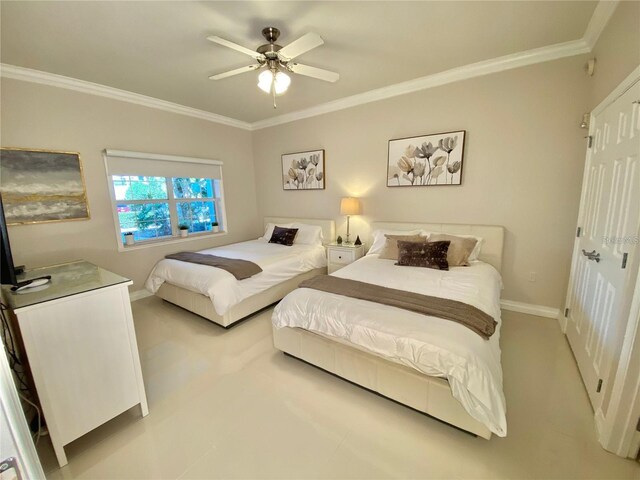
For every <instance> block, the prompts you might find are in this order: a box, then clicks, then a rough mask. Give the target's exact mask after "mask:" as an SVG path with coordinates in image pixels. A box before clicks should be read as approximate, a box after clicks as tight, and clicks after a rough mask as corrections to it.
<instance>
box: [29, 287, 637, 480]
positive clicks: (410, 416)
mask: <svg viewBox="0 0 640 480" xmlns="http://www.w3.org/2000/svg"><path fill="white" fill-rule="evenodd" d="M133 311H134V317H135V324H136V331H137V335H138V344H139V346H140V354H141V359H142V370H143V374H144V378H145V385H146V388H147V396H148V400H149V407H150V411H151V413H150V414H149V416H147V417H146V418H144V419H141V418H140V417H139V411H138V409H137V408H136V409H132V410H130V411H128V412H126V413H124V414H122V415H120V416H119V417H117V418H115V419H114V420H112V421H111V422H108V423H107V424H105V425H103V426H102V427H100V428H98V429H96V430H94V431H93V432H90V433H89V434H87V435H85V436H84V437H82V438H80V439H78V440H76V441H75V442H73V443H72V444H70V445H69V446H68V447H67V449H66V450H67V455H68V457H69V464H68V465H67V466H66V467H64V468H62V469H58V468H57V466H56V463H55V457H54V455H53V449H52V448H51V444H50V443H49V441H48V439H47V438H46V437H45V438H44V439H43V440H42V441H41V443H40V446H39V452H40V456H41V458H42V461H43V466H44V468H45V472H47V476H48V478H50V479H59V478H84V479H99V478H113V479H125V478H135V479H143V478H147V479H150V478H153V479H160V478H169V479H177V478H180V479H197V478H255V479H258V478H291V479H302V478H316V479H323V478H324V479H329V478H362V479H374V478H456V479H460V478H474V479H478V478H492V479H494V478H510V479H517V478H567V479H569V478H576V479H578V478H579V479H583V478H608V479H636V480H640V464H638V463H637V462H633V461H631V460H625V459H622V458H618V457H616V456H615V455H613V454H610V453H608V452H606V451H604V450H603V449H602V448H600V446H599V445H598V443H597V441H596V439H595V433H594V426H593V415H592V412H591V410H590V406H589V402H588V400H587V395H586V392H585V391H584V388H583V386H582V383H581V382H580V378H579V374H578V370H577V368H576V365H575V363H574V361H573V358H572V356H571V352H570V350H569V346H568V344H567V343H566V341H565V339H564V337H563V335H562V334H561V332H560V329H559V327H558V325H557V323H556V321H555V320H550V319H545V318H539V317H534V316H529V315H523V314H517V313H513V312H504V314H503V318H504V326H503V334H502V340H501V341H502V349H503V362H502V363H503V367H504V376H505V378H504V388H505V395H506V399H507V408H508V412H507V414H508V427H509V435H508V437H507V438H498V437H495V436H494V437H493V438H492V439H491V440H490V441H486V440H483V439H480V438H473V437H471V436H470V435H467V434H465V433H462V432H460V431H458V430H455V429H453V428H451V427H449V426H447V425H444V424H442V423H440V422H438V421H436V420H433V419H431V418H429V417H426V416H424V415H421V414H419V413H416V412H414V411H412V410H409V409H407V408H404V407H402V406H400V405H397V404H395V403H392V402H390V401H388V400H385V399H384V398H381V397H379V396H376V395H373V394H371V393H369V392H366V391H364V390H362V389H360V388H358V387H355V386H353V385H350V384H348V383H346V382H344V381H342V380H340V379H337V378H335V377H333V376H331V375H329V374H326V373H324V372H322V371H320V370H317V369H315V368H314V367H311V366H309V365H306V364H304V363H302V362H299V361H297V360H294V359H291V358H289V357H285V356H284V355H282V354H281V353H279V352H277V351H276V350H274V348H273V346H272V344H271V327H270V316H271V309H268V310H265V311H263V312H261V313H259V314H257V315H255V316H254V317H252V318H251V319H249V320H248V321H245V322H243V323H241V324H240V325H237V326H236V327H234V328H232V329H231V330H228V331H227V330H223V329H222V328H219V327H217V326H215V325H213V324H211V323H209V322H208V321H206V320H204V319H202V318H199V317H197V316H195V315H192V314H190V313H189V312H186V311H184V310H182V309H180V308H178V307H174V306H172V305H169V304H167V303H163V302H162V301H161V300H159V299H158V298H155V297H150V298H145V299H142V300H139V301H137V302H134V304H133Z"/></svg>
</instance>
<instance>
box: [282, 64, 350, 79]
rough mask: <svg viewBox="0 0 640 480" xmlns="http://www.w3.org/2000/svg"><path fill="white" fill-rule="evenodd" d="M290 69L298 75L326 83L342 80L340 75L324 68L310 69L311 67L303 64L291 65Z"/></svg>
mask: <svg viewBox="0 0 640 480" xmlns="http://www.w3.org/2000/svg"><path fill="white" fill-rule="evenodd" d="M289 68H291V71H292V72H293V73H297V74H298V75H305V76H307V77H313V78H317V79H318V80H324V81H325V82H337V81H338V79H339V78H340V74H339V73H336V72H330V71H329V70H324V69H322V68H316V67H310V66H309V65H303V64H301V63H294V64H289Z"/></svg>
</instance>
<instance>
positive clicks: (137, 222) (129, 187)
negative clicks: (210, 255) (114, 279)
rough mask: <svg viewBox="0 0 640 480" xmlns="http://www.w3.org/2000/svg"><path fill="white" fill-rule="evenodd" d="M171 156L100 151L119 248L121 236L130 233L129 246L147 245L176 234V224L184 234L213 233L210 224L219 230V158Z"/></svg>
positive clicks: (221, 215)
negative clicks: (107, 182)
mask: <svg viewBox="0 0 640 480" xmlns="http://www.w3.org/2000/svg"><path fill="white" fill-rule="evenodd" d="M132 154H133V155H143V156H144V157H145V158H144V159H141V158H136V157H133V158H131V155H132ZM147 157H151V158H147ZM158 157H161V158H158ZM165 158H171V159H172V161H166V160H164V159H165ZM175 158H182V157H164V156H157V155H152V154H137V153H134V152H117V154H114V153H113V151H108V150H107V151H106V155H105V162H106V165H107V172H108V174H109V182H110V189H111V192H112V200H113V204H114V220H115V222H116V230H117V235H118V239H119V248H120V249H121V250H123V249H124V248H126V247H125V244H126V242H125V234H131V235H132V236H133V239H134V243H135V244H139V243H144V242H149V244H152V243H156V242H162V241H167V240H174V239H176V238H178V237H179V235H178V233H179V232H178V231H179V227H181V226H186V227H187V228H188V231H189V234H206V233H213V231H214V228H213V224H217V226H218V228H217V229H215V231H218V230H219V231H224V230H225V228H224V223H223V219H224V213H223V212H224V203H223V198H222V172H221V164H220V162H216V163H213V164H212V162H211V161H204V160H200V159H185V160H179V161H178V160H175ZM151 160H156V161H151ZM194 160H198V162H194ZM202 162H206V163H202ZM134 172H139V173H134ZM152 172H156V174H152ZM168 173H171V175H167V174H168ZM194 174H199V175H194ZM182 175H184V176H182ZM187 175H188V176H187Z"/></svg>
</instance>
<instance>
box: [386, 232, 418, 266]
mask: <svg viewBox="0 0 640 480" xmlns="http://www.w3.org/2000/svg"><path fill="white" fill-rule="evenodd" d="M384 237H385V238H386V240H385V242H384V247H383V248H382V251H381V252H380V257H379V258H384V259H387V260H398V240H401V241H403V242H421V243H424V242H426V241H427V237H423V236H422V235H387V234H385V236H384Z"/></svg>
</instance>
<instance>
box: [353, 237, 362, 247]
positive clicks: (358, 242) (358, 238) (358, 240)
mask: <svg viewBox="0 0 640 480" xmlns="http://www.w3.org/2000/svg"><path fill="white" fill-rule="evenodd" d="M354 245H362V240H360V235H358V236H357V237H356V241H355V242H354Z"/></svg>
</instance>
